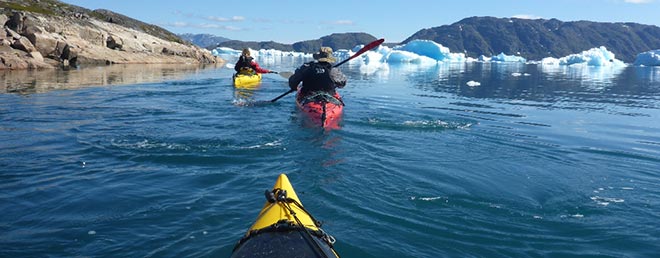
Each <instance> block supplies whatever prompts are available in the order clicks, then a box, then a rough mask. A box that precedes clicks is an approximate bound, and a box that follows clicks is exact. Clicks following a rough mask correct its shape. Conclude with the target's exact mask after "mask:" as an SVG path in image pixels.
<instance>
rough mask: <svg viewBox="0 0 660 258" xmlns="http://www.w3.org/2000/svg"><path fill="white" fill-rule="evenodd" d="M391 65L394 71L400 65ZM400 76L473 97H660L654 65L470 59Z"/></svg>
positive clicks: (659, 72) (633, 103) (629, 101)
mask: <svg viewBox="0 0 660 258" xmlns="http://www.w3.org/2000/svg"><path fill="white" fill-rule="evenodd" d="M390 67H391V68H390V70H391V71H394V72H397V71H398V69H399V68H398V67H397V66H394V65H390ZM401 76H404V77H406V81H408V83H409V84H411V85H413V86H414V87H415V88H418V89H421V90H424V91H429V92H439V93H449V94H455V95H458V96H462V97H469V98H487V99H507V100H524V101H535V102H551V103H557V102H574V103H606V102H607V103H609V102H612V101H615V102H617V103H624V104H625V105H627V106H630V107H640V106H642V107H648V106H649V104H651V103H646V102H648V101H650V102H653V103H656V102H655V101H656V99H659V98H660V80H659V78H660V69H657V68H654V67H634V66H628V67H618V68H617V67H589V66H552V67H549V66H542V65H536V64H519V63H469V64H466V65H464V66H458V65H453V66H441V65H439V66H438V67H437V68H436V69H428V68H425V69H418V70H416V71H415V72H410V71H406V72H403V73H402V74H401ZM469 81H474V82H479V86H469V85H468V82H469ZM640 102H645V103H640ZM653 105H655V104H653Z"/></svg>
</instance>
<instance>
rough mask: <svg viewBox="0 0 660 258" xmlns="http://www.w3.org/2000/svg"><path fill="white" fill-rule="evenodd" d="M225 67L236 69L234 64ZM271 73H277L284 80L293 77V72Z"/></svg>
mask: <svg viewBox="0 0 660 258" xmlns="http://www.w3.org/2000/svg"><path fill="white" fill-rule="evenodd" d="M225 67H227V68H229V69H234V67H235V65H233V64H226V65H225ZM270 73H276V74H279V75H280V76H282V78H284V79H289V77H291V75H293V73H292V72H275V71H271V72H270Z"/></svg>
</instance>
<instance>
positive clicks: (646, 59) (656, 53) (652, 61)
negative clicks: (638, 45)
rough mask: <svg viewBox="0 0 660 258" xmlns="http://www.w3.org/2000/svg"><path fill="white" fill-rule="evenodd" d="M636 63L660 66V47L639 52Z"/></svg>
mask: <svg viewBox="0 0 660 258" xmlns="http://www.w3.org/2000/svg"><path fill="white" fill-rule="evenodd" d="M634 64H635V65H643V66H660V49H656V50H651V51H647V52H644V53H640V54H638V55H637V58H636V59H635V63H634Z"/></svg>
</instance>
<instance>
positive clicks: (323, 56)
mask: <svg viewBox="0 0 660 258" xmlns="http://www.w3.org/2000/svg"><path fill="white" fill-rule="evenodd" d="M312 57H314V59H316V60H319V62H328V63H334V62H335V61H337V59H335V57H334V56H332V48H331V47H321V48H320V49H319V52H318V53H314V55H312Z"/></svg>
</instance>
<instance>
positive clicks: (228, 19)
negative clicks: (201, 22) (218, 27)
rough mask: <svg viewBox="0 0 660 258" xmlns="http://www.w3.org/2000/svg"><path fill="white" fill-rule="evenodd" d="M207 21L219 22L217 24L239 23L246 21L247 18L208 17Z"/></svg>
mask: <svg viewBox="0 0 660 258" xmlns="http://www.w3.org/2000/svg"><path fill="white" fill-rule="evenodd" d="M206 19H207V20H210V21H217V22H239V21H244V20H245V17H243V16H233V17H231V18H225V17H216V16H208V17H206Z"/></svg>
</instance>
